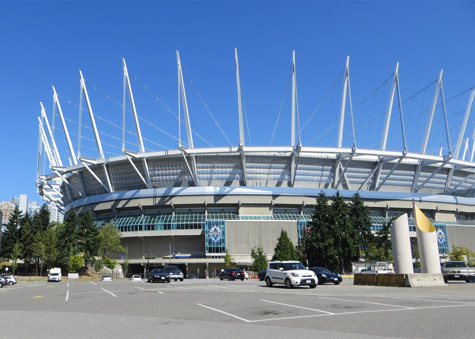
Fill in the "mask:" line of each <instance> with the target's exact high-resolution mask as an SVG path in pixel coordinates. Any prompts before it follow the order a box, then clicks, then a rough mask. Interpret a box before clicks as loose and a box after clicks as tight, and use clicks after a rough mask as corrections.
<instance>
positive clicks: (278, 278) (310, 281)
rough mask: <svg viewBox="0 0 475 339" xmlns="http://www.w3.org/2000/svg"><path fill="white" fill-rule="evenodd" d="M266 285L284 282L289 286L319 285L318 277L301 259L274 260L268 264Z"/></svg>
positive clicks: (270, 285)
mask: <svg viewBox="0 0 475 339" xmlns="http://www.w3.org/2000/svg"><path fill="white" fill-rule="evenodd" d="M265 281H266V285H267V287H272V285H274V284H284V285H285V287H287V288H292V287H294V286H310V288H315V287H317V284H318V278H317V276H316V275H315V273H314V272H313V271H310V270H309V269H307V268H306V267H305V266H304V265H302V264H301V263H300V262H299V261H272V262H270V263H269V265H268V266H267V272H266V278H265Z"/></svg>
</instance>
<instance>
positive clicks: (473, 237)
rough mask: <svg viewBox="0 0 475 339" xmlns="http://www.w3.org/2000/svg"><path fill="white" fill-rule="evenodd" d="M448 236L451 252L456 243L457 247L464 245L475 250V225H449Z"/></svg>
mask: <svg viewBox="0 0 475 339" xmlns="http://www.w3.org/2000/svg"><path fill="white" fill-rule="evenodd" d="M447 236H448V238H449V239H448V240H449V251H450V252H452V247H453V246H454V245H455V246H456V247H457V246H464V247H466V248H468V249H471V250H472V251H475V227H469V226H451V225H447Z"/></svg>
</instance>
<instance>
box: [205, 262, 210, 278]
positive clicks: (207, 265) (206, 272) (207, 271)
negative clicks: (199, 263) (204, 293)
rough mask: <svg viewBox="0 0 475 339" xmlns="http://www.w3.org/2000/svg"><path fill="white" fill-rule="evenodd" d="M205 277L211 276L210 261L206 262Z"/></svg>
mask: <svg viewBox="0 0 475 339" xmlns="http://www.w3.org/2000/svg"><path fill="white" fill-rule="evenodd" d="M205 278H206V279H208V278H209V263H206V271H205Z"/></svg>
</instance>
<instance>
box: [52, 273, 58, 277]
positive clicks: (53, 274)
mask: <svg viewBox="0 0 475 339" xmlns="http://www.w3.org/2000/svg"><path fill="white" fill-rule="evenodd" d="M51 275H52V276H57V275H59V273H51Z"/></svg>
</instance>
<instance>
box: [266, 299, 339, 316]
mask: <svg viewBox="0 0 475 339" xmlns="http://www.w3.org/2000/svg"><path fill="white" fill-rule="evenodd" d="M259 300H260V301H263V302H266V303H271V304H276V305H282V306H288V307H294V308H300V309H302V310H308V311H315V312H321V313H326V314H335V313H333V312H327V311H322V310H317V309H315V308H308V307H302V306H296V305H290V304H284V303H278V302H276V301H270V300H264V299H259Z"/></svg>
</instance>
